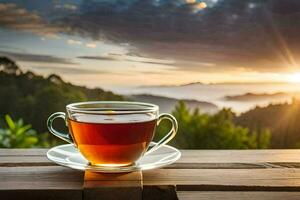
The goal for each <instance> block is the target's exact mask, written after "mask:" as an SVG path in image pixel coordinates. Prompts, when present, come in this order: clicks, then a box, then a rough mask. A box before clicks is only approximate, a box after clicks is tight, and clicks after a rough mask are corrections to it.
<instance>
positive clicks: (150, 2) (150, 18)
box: [0, 0, 300, 72]
mask: <svg viewBox="0 0 300 200" xmlns="http://www.w3.org/2000/svg"><path fill="white" fill-rule="evenodd" d="M74 2H75V1H74ZM200 3H201V2H200V1H193V0H127V1H123V0H101V1H82V2H81V3H80V4H76V5H75V4H74V7H72V6H65V4H62V5H60V6H59V8H56V12H55V14H53V13H51V12H50V11H49V13H50V14H51V15H50V14H49V16H47V15H46V14H43V15H38V13H37V12H33V11H31V10H29V9H25V8H21V7H19V6H17V5H15V4H11V3H8V4H3V3H0V13H1V18H0V26H1V27H7V28H12V29H17V30H22V31H29V32H32V33H36V34H39V35H47V34H48V35H49V34H57V33H65V34H69V35H79V36H82V37H85V38H86V37H87V38H89V39H90V38H91V39H94V40H102V41H110V42H113V43H116V44H120V43H123V44H130V46H128V47H127V48H128V49H129V50H130V51H131V52H133V53H138V54H140V55H143V56H142V57H145V58H155V59H160V60H163V59H165V58H168V59H169V60H172V61H174V63H173V64H174V66H176V67H177V68H178V69H179V70H190V71H205V70H216V71H218V70H219V71H220V70H221V71H222V70H226V69H230V70H232V69H234V68H236V69H240V68H244V69H246V70H254V71H261V72H271V71H274V70H275V71H280V70H283V71H284V70H286V69H288V68H296V67H297V66H298V65H300V56H298V55H299V54H300V37H299V35H300V1H298V0H285V1H284V3H283V1H282V0H265V1H261V0H248V1H240V0H226V1H225V0H206V1H205V5H204V4H203V3H202V4H200ZM72 5H73V4H72ZM53 7H54V8H55V6H53ZM75 7H76V9H75ZM195 8H196V9H195ZM66 9H71V10H72V9H73V11H72V12H66V11H65V10H66ZM41 10H42V9H41ZM49 10H51V8H50V7H49ZM51 11H52V10H51ZM40 14H41V12H40ZM41 16H47V17H41ZM72 44H75V43H74V42H73V43H72ZM85 46H86V47H88V48H96V47H97V45H96V44H95V43H87V44H85ZM131 47H134V48H131ZM108 57H110V58H108ZM81 58H85V59H99V60H101V59H110V60H112V58H111V56H82V57H81ZM113 59H115V58H113ZM118 59H119V58H118ZM121 60H127V61H128V60H129V61H132V60H134V59H131V58H128V56H125V57H123V58H121ZM134 62H135V61H134ZM140 62H148V61H140ZM150 62H152V61H150ZM155 62H156V61H155ZM205 63H211V64H209V65H207V64H205Z"/></svg>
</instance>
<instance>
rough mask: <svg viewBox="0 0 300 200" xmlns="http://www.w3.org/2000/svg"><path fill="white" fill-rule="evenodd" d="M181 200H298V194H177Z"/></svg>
mask: <svg viewBox="0 0 300 200" xmlns="http://www.w3.org/2000/svg"><path fill="white" fill-rule="evenodd" d="M177 195H178V198H179V199H180V200H181V199H182V200H283V199H288V200H299V199H300V192H203V191H201V192H198V191H188V192H178V193H177Z"/></svg>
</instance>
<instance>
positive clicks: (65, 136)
mask: <svg viewBox="0 0 300 200" xmlns="http://www.w3.org/2000/svg"><path fill="white" fill-rule="evenodd" d="M56 118H62V119H64V120H65V121H66V114H65V113H63V112H56V113H53V114H52V115H50V117H49V118H48V120H47V127H48V130H49V131H50V132H51V133H52V134H53V135H55V136H56V137H58V138H60V139H62V140H64V141H67V142H69V143H71V144H72V143H73V141H72V139H71V137H70V135H69V133H60V132H58V131H57V130H55V129H54V128H53V127H52V123H53V121H54V120H55V119H56Z"/></svg>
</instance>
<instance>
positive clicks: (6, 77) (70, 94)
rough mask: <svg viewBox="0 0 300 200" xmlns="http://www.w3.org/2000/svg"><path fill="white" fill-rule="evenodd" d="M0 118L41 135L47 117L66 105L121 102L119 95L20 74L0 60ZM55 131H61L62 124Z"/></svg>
mask: <svg viewBox="0 0 300 200" xmlns="http://www.w3.org/2000/svg"><path fill="white" fill-rule="evenodd" d="M0 99H1V101H0V116H1V115H2V116H3V115H4V114H9V115H11V116H12V117H13V118H22V119H24V120H25V122H26V123H29V124H31V125H32V127H33V128H34V129H35V130H36V131H38V133H43V132H46V131H47V127H46V126H45V124H46V121H47V118H48V117H49V115H50V114H52V113H54V112H57V111H64V110H65V106H66V105H67V104H69V103H74V102H79V101H87V100H116V101H117V100H123V97H122V96H120V95H115V94H113V93H112V92H107V91H104V90H102V89H100V88H96V89H88V88H86V87H81V86H75V85H72V84H70V83H66V82H64V81H63V80H62V79H61V78H60V77H59V76H58V75H55V74H52V75H49V76H48V78H44V77H42V76H38V75H36V74H34V73H33V72H30V71H28V72H26V73H24V72H22V71H21V70H20V68H19V67H18V66H17V64H16V63H15V62H14V61H12V60H11V59H9V58H6V57H0ZM57 128H60V129H63V128H65V127H64V125H63V123H61V124H59V125H58V126H57Z"/></svg>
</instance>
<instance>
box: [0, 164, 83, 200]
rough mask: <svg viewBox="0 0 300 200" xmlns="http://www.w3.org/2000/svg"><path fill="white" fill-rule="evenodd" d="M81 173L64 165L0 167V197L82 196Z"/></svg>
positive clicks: (49, 197)
mask: <svg viewBox="0 0 300 200" xmlns="http://www.w3.org/2000/svg"><path fill="white" fill-rule="evenodd" d="M82 183H83V173H82V172H80V171H75V170H71V169H68V168H65V167H60V166H53V167H0V196H1V199H31V200H34V199H76V200H81V199H82Z"/></svg>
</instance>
